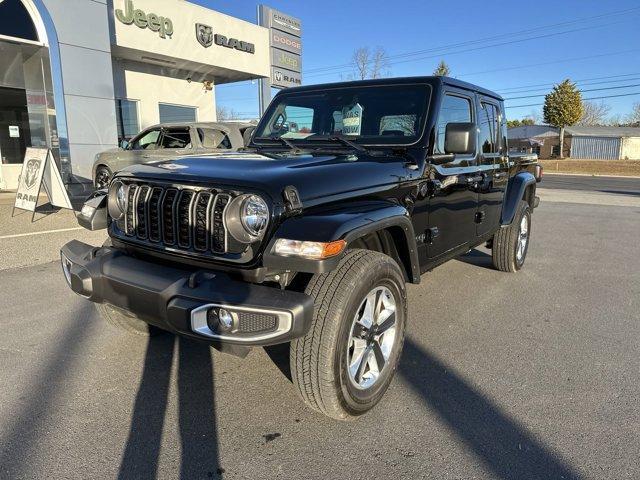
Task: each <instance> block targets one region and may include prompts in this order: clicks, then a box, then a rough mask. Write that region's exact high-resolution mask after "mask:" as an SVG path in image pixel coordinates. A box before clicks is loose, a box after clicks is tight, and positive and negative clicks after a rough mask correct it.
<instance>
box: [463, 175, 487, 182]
mask: <svg viewBox="0 0 640 480" xmlns="http://www.w3.org/2000/svg"><path fill="white" fill-rule="evenodd" d="M483 180H484V175H483V174H480V175H474V176H473V177H467V183H469V184H472V183H480V182H481V181H483Z"/></svg>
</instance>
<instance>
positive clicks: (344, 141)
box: [329, 135, 367, 152]
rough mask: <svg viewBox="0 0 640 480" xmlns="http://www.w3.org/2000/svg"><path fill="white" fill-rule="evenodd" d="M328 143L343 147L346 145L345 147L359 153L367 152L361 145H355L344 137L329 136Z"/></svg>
mask: <svg viewBox="0 0 640 480" xmlns="http://www.w3.org/2000/svg"><path fill="white" fill-rule="evenodd" d="M329 141H330V142H340V143H342V144H343V145H346V146H347V147H351V148H353V149H354V150H357V151H359V152H366V151H367V149H366V148H364V147H363V146H362V145H359V144H357V143H356V142H354V141H353V140H349V139H348V138H347V137H346V136H345V135H331V136H330V137H329Z"/></svg>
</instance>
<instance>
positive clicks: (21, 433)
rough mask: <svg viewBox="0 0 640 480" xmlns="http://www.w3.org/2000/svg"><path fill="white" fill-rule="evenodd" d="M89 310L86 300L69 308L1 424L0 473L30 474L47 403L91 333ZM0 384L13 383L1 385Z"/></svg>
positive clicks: (64, 382) (61, 391) (47, 412)
mask: <svg viewBox="0 0 640 480" xmlns="http://www.w3.org/2000/svg"><path fill="white" fill-rule="evenodd" d="M93 312H94V309H93V306H92V305H88V304H85V305H82V306H81V307H80V308H77V309H74V310H72V311H71V312H70V314H71V318H73V320H72V321H71V322H70V323H69V324H68V325H66V326H65V327H64V332H63V333H62V335H61V336H60V337H59V338H58V339H57V340H56V343H55V344H54V348H53V350H52V351H51V353H50V354H49V353H47V358H48V359H49V360H48V361H47V363H46V364H45V365H43V367H42V368H41V369H40V370H39V371H38V372H37V373H36V374H35V375H34V376H33V380H32V381H31V382H30V384H29V385H28V386H27V388H26V389H25V391H24V393H23V394H22V395H21V399H24V401H23V402H22V404H21V405H20V408H19V409H18V410H17V411H16V412H15V414H14V415H13V416H12V418H10V419H7V421H6V423H5V424H3V425H2V435H0V445H1V446H2V448H0V471H1V473H0V477H2V478H28V477H29V478H32V477H31V475H33V474H34V473H33V472H31V473H30V474H28V473H27V472H28V471H29V468H30V466H31V465H32V458H33V457H34V456H37V455H39V451H38V449H37V447H38V445H39V442H40V441H41V434H42V433H43V431H44V430H45V428H47V422H49V421H50V420H51V406H52V405H53V404H55V401H56V399H58V398H59V397H62V396H63V395H64V394H65V388H66V385H67V382H68V380H69V377H70V376H71V375H72V374H73V372H74V370H75V368H76V367H77V364H76V362H77V360H78V358H79V355H80V353H79V352H81V351H82V348H83V347H84V345H85V343H86V342H87V340H88V339H89V338H90V337H91V333H92V331H93V327H94V326H95V322H93V321H92V315H93ZM2 388H15V387H13V386H10V385H6V386H5V385H3V387H2ZM3 421H4V419H3ZM51 428H55V427H53V426H52V427H51Z"/></svg>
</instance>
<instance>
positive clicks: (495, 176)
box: [493, 172, 507, 179]
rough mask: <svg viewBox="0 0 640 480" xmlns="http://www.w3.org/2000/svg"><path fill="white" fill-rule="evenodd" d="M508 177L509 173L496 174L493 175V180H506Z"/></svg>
mask: <svg viewBox="0 0 640 480" xmlns="http://www.w3.org/2000/svg"><path fill="white" fill-rule="evenodd" d="M506 176H507V172H496V173H494V174H493V178H498V179H500V178H504V177H506Z"/></svg>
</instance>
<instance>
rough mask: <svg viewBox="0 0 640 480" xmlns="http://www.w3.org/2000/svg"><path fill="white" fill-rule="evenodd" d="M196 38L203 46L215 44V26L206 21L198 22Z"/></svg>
mask: <svg viewBox="0 0 640 480" xmlns="http://www.w3.org/2000/svg"><path fill="white" fill-rule="evenodd" d="M196 38H197V39H198V42H200V45H202V46H203V47H205V48H207V47H210V46H211V45H212V44H213V28H212V27H210V26H209V25H205V24H204V23H196Z"/></svg>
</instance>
